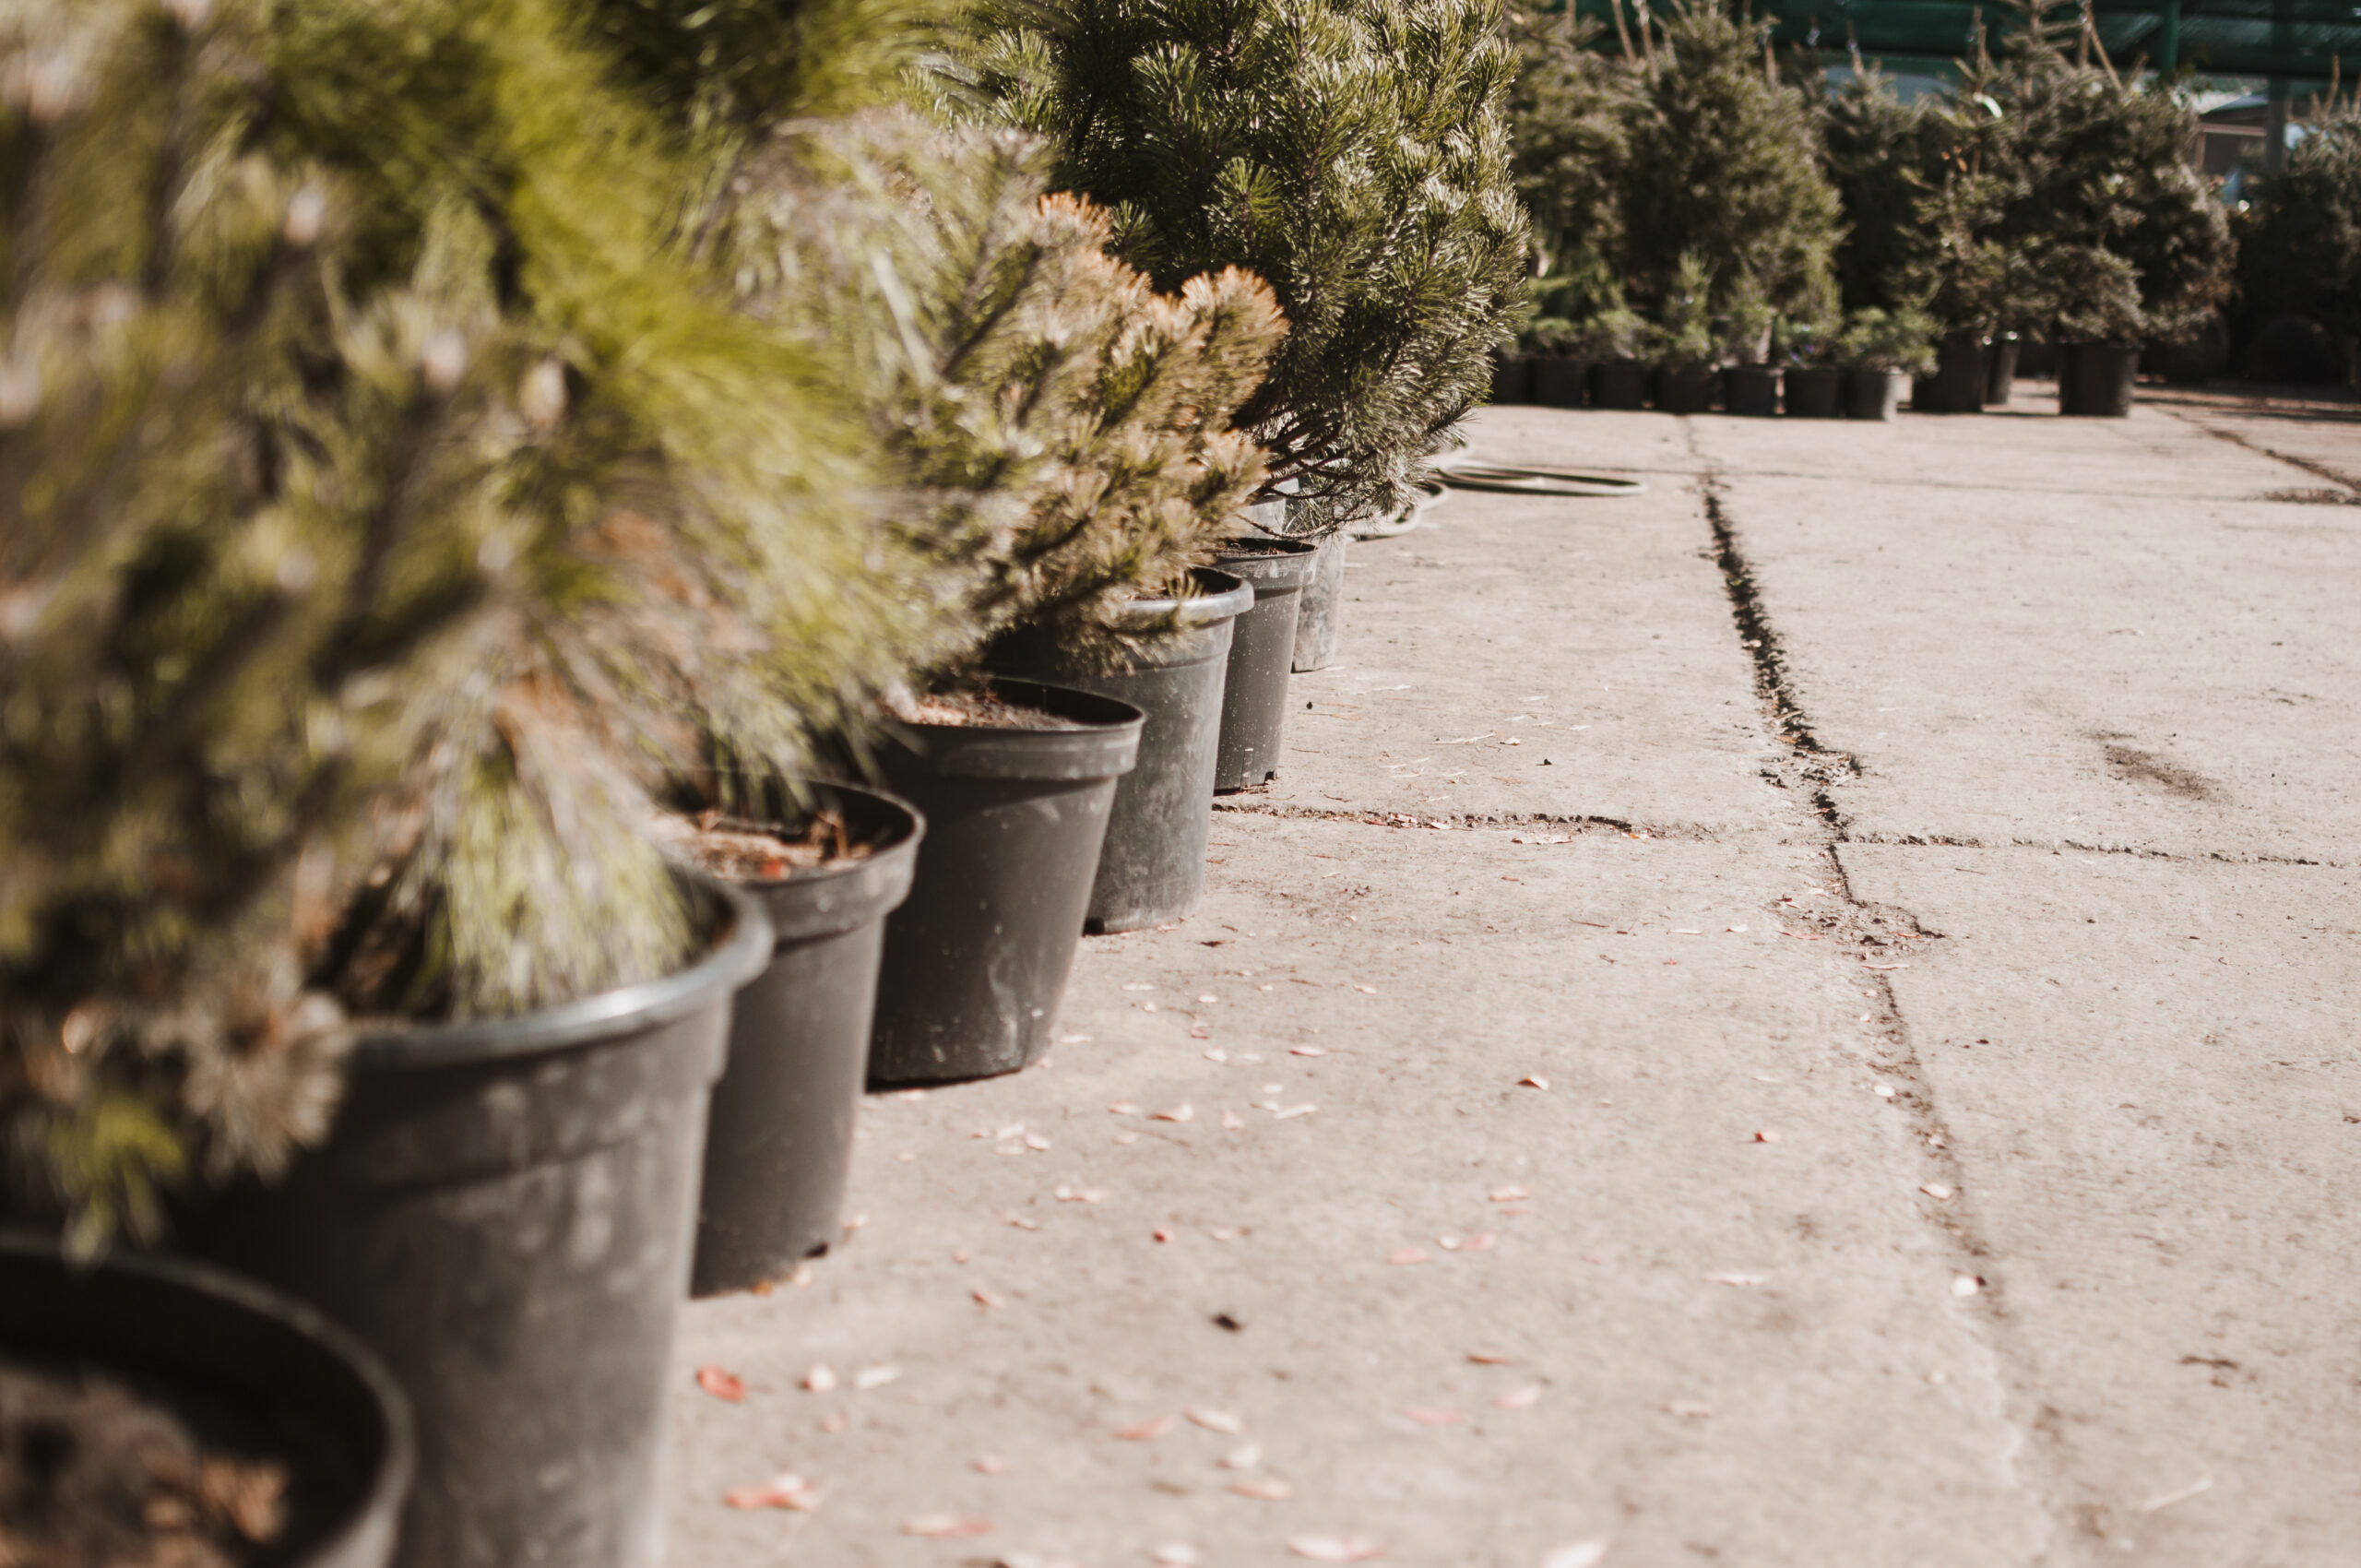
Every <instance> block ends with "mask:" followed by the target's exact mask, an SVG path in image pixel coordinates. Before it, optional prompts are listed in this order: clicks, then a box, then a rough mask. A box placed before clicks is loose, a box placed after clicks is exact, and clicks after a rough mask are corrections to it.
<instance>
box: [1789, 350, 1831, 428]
mask: <svg viewBox="0 0 2361 1568" xmlns="http://www.w3.org/2000/svg"><path fill="white" fill-rule="evenodd" d="M1784 379H1785V381H1786V397H1787V417H1788V418H1789V419H1802V420H1833V419H1843V418H1844V417H1845V372H1844V371H1843V370H1841V369H1839V368H1838V367H1836V366H1835V365H1833V364H1798V365H1789V366H1788V367H1787V370H1786V375H1785V377H1784Z"/></svg>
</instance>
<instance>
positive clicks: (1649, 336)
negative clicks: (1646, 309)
mask: <svg viewBox="0 0 2361 1568" xmlns="http://www.w3.org/2000/svg"><path fill="white" fill-rule="evenodd" d="M1579 330H1580V332H1581V335H1582V339H1581V340H1582V342H1583V344H1584V352H1585V353H1588V354H1591V355H1594V356H1596V360H1595V362H1594V364H1593V367H1592V370H1591V396H1592V401H1593V402H1594V403H1595V404H1596V406H1597V407H1599V408H1602V409H1638V408H1644V407H1646V405H1647V400H1648V369H1649V364H1650V362H1652V361H1653V360H1654V359H1655V353H1656V342H1657V333H1656V329H1655V326H1654V325H1653V324H1652V323H1650V322H1649V321H1647V320H1646V319H1645V318H1643V316H1642V315H1640V314H1639V313H1638V312H1637V311H1634V310H1629V309H1626V308H1625V307H1623V306H1621V305H1610V306H1608V308H1607V309H1605V310H1602V311H1600V312H1599V313H1598V314H1597V315H1593V316H1592V317H1590V318H1589V319H1588V320H1587V321H1584V323H1583V324H1582V326H1581V327H1580V329H1579Z"/></svg>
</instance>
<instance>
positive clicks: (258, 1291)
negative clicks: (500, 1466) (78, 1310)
mask: <svg viewBox="0 0 2361 1568" xmlns="http://www.w3.org/2000/svg"><path fill="white" fill-rule="evenodd" d="M0 1258H17V1259H23V1260H27V1261H30V1262H32V1263H35V1264H41V1263H49V1262H54V1263H55V1264H56V1265H57V1267H58V1269H59V1270H60V1271H61V1272H62V1273H65V1274H66V1275H68V1276H69V1277H71V1276H74V1275H75V1274H77V1272H78V1271H77V1268H76V1265H74V1264H72V1263H71V1262H69V1261H68V1260H67V1259H66V1258H65V1253H64V1249H63V1248H62V1247H61V1246H60V1245H59V1243H58V1241H57V1239H56V1238H55V1237H53V1236H48V1235H44V1234H42V1233H41V1232H40V1231H37V1230H32V1229H27V1228H25V1227H22V1226H12V1225H0ZM109 1274H114V1275H118V1276H122V1275H128V1276H134V1277H139V1278H142V1279H145V1280H147V1281H148V1282H149V1283H151V1284H157V1285H161V1286H164V1287H166V1288H167V1289H174V1290H180V1291H185V1292H187V1293H188V1294H190V1295H196V1296H206V1297H210V1298H211V1299H212V1300H214V1301H219V1302H222V1303H225V1304H227V1305H229V1306H231V1307H233V1308H235V1309H236V1310H237V1311H239V1312H242V1313H249V1314H251V1315H252V1316H254V1317H256V1318H259V1319H261V1320H263V1321H264V1322H266V1323H268V1324H272V1325H273V1326H275V1327H277V1328H279V1329H281V1330H283V1331H284V1332H286V1333H288V1334H290V1335H292V1336H295V1337H297V1338H299V1339H307V1340H310V1341H311V1342H312V1343H313V1344H314V1345H315V1346H317V1347H319V1348H321V1349H323V1350H325V1351H326V1352H327V1354H328V1355H329V1357H330V1358H331V1359H333V1360H336V1361H337V1362H338V1364H340V1365H341V1366H343V1367H344V1369H345V1370H346V1371H347V1372H350V1373H351V1374H352V1375H353V1377H354V1378H355V1379H356V1380H357V1381H358V1382H359V1383H360V1384H361V1385H362V1389H363V1390H364V1391H365V1392H366V1393H367V1395H368V1396H369V1401H370V1403H371V1404H372V1405H373V1406H374V1408H375V1409H376V1412H377V1417H378V1420H379V1421H380V1423H381V1433H382V1436H383V1439H384V1444H385V1451H384V1453H383V1454H382V1455H380V1457H379V1459H378V1462H377V1465H376V1467H375V1469H374V1474H372V1475H371V1476H370V1477H369V1478H368V1481H367V1484H366V1485H365V1486H363V1487H362V1488H361V1489H360V1491H359V1492H358V1493H357V1494H356V1495H355V1496H354V1497H353V1499H352V1501H351V1503H350V1505H349V1506H348V1507H347V1508H346V1509H345V1511H344V1516H343V1517H342V1518H341V1519H340V1520H338V1523H337V1525H336V1526H335V1527H334V1529H333V1530H332V1531H331V1532H330V1533H329V1534H328V1535H327V1536H326V1538H323V1539H322V1540H320V1541H319V1542H318V1543H317V1544H316V1545H314V1547H313V1548H312V1550H310V1552H309V1553H307V1554H306V1558H305V1561H314V1560H317V1561H323V1562H332V1561H336V1560H337V1559H338V1557H339V1556H341V1555H343V1554H345V1553H347V1552H349V1551H350V1550H351V1543H352V1542H353V1541H354V1540H355V1539H357V1538H359V1537H360V1536H362V1533H363V1532H365V1531H367V1530H368V1529H370V1528H371V1527H372V1521H374V1520H378V1519H383V1520H386V1521H388V1522H391V1521H394V1520H397V1519H398V1518H399V1516H400V1514H401V1510H402V1504H403V1503H404V1502H405V1501H406V1500H407V1498H408V1497H409V1489H410V1483H411V1480H412V1479H413V1478H414V1477H415V1475H416V1473H417V1469H418V1426H417V1421H416V1419H415V1418H414V1417H413V1416H412V1415H411V1413H410V1408H409V1396H407V1395H406V1394H404V1393H403V1392H402V1386H401V1384H400V1383H399V1382H398V1381H397V1380H396V1378H395V1377H394V1374H393V1372H392V1371H391V1370H390V1369H388V1368H387V1367H386V1363H385V1362H384V1361H382V1360H378V1358H377V1353H376V1352H375V1351H374V1350H372V1349H370V1348H369V1347H368V1346H366V1345H364V1344H362V1342H361V1340H360V1339H359V1338H358V1337H357V1336H354V1335H353V1334H351V1333H350V1331H348V1330H347V1329H345V1328H343V1327H342V1326H340V1325H339V1324H337V1323H336V1322H335V1321H334V1320H333V1319H331V1318H329V1317H328V1316H327V1314H326V1313H322V1312H320V1311H319V1310H318V1309H317V1308H315V1307H313V1306H311V1305H310V1304H308V1303H307V1302H304V1301H298V1300H296V1299H295V1298H294V1297H292V1296H288V1295H283V1294H281V1293H280V1292H279V1291H277V1290H274V1289H271V1288H270V1287H268V1286H267V1285H264V1284H262V1283H261V1282H259V1281H257V1280H254V1279H249V1278H247V1277H245V1276H244V1275H242V1274H237V1273H234V1272H232V1271H231V1270H229V1269H226V1268H221V1267H219V1266H217V1265H213V1264H209V1263H204V1262H201V1261H199V1260H197V1259H196V1258H189V1257H183V1256H180V1255H178V1254H167V1253H150V1252H125V1251H115V1252H111V1253H108V1254H107V1255H106V1257H105V1258H103V1259H102V1260H101V1261H100V1263H98V1264H97V1265H95V1266H94V1267H92V1268H91V1269H89V1271H88V1273H87V1274H83V1275H82V1277H83V1278H85V1279H87V1280H89V1281H90V1282H91V1283H92V1284H96V1283H97V1282H98V1281H100V1280H101V1279H102V1278H103V1277H105V1276H107V1275H109ZM99 1364H101V1365H105V1364H106V1363H104V1362H103V1361H101V1362H100V1363H99ZM299 1568H300V1565H299Z"/></svg>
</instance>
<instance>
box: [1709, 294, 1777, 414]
mask: <svg viewBox="0 0 2361 1568" xmlns="http://www.w3.org/2000/svg"><path fill="white" fill-rule="evenodd" d="M1774 325H1775V318H1774V315H1773V312H1772V310H1771V307H1770V305H1768V304H1767V303H1764V302H1763V301H1762V298H1761V296H1759V295H1757V294H1755V293H1753V292H1752V291H1746V292H1742V293H1740V294H1739V295H1738V297H1737V298H1736V299H1735V300H1733V301H1731V303H1730V308H1729V313H1728V315H1726V316H1724V317H1723V319H1722V343H1723V350H1724V352H1725V353H1726V355H1727V356H1728V359H1729V368H1728V369H1727V370H1726V371H1724V372H1723V373H1722V386H1723V406H1724V407H1726V408H1727V409H1728V410H1729V411H1730V412H1731V413H1734V414H1746V415H1750V416H1753V417H1755V418H1768V417H1769V416H1771V415H1773V414H1776V413H1777V412H1778V411H1779V371H1778V368H1777V367H1776V366H1775V365H1774V364H1772V363H1771V362H1770V359H1771V340H1772V330H1773V327H1774Z"/></svg>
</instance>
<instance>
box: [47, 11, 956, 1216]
mask: <svg viewBox="0 0 2361 1568" xmlns="http://www.w3.org/2000/svg"><path fill="white" fill-rule="evenodd" d="M0 52H5V53H6V60H5V61H4V62H0V80H5V81H6V82H8V83H10V84H15V85H14V86H12V88H11V91H10V96H9V97H8V99H7V101H6V105H5V113H0V162H5V165H6V169H5V176H6V177H5V179H0V199H5V200H6V202H7V203H8V204H9V211H8V214H7V223H6V234H7V236H8V238H7V244H9V246H10V256H9V263H10V265H9V271H8V276H9V278H10V279H11V282H10V284H9V285H8V287H7V290H6V294H5V296H0V297H5V301H6V309H7V312H8V317H9V320H8V327H9V331H8V335H7V338H6V341H7V342H8V344H10V345H11V349H10V355H9V357H8V359H7V360H6V362H0V462H5V463H6V465H7V467H8V469H10V474H9V483H8V484H7V485H6V489H5V496H6V500H5V503H0V504H5V505H6V507H7V508H8V511H7V513H6V516H5V517H0V835H5V841H0V1031H5V1032H0V1138H5V1142H6V1152H7V1156H8V1160H9V1174H10V1175H11V1176H13V1177H14V1178H15V1179H16V1182H15V1184H16V1185H17V1187H18V1192H19V1194H20V1195H21V1196H22V1197H23V1198H25V1199H29V1200H30V1201H31V1202H32V1203H33V1204H35V1205H36V1206H45V1207H49V1208H54V1209H59V1210H63V1211H65V1213H67V1214H68V1215H70V1216H71V1217H72V1219H73V1222H74V1224H75V1226H76V1227H77V1237H78V1238H79V1239H80V1240H81V1241H84V1242H85V1243H92V1242H95V1241H98V1240H100V1239H101V1238H102V1237H103V1236H105V1235H106V1234H108V1233H110V1232H111V1231H113V1230H114V1229H121V1228H125V1227H128V1228H129V1229H132V1230H134V1231H135V1232H137V1233H142V1234H146V1233H151V1232H152V1230H153V1229H154V1227H155V1225H156V1223H157V1219H158V1209H159V1198H160V1192H161V1191H162V1190H163V1189H165V1188H167V1187H169V1186H171V1185H172V1184H173V1183H175V1182H188V1181H195V1180H197V1179H200V1178H203V1179H220V1178H224V1177H227V1176H229V1175H231V1174H233V1173H236V1172H238V1171H241V1170H259V1171H263V1172H266V1173H267V1172H268V1171H270V1170H274V1169H277V1168H278V1167H279V1166H281V1165H283V1163H284V1162H285V1160H286V1159H287V1158H289V1156H290V1154H291V1151H292V1149H293V1148H294V1147H296V1146H299V1145H301V1144H303V1142H306V1141H308V1140H310V1139H312V1138H315V1137H316V1136H318V1135H319V1134H320V1133H321V1132H322V1131H323V1130H324V1128H325V1126H326V1123H327V1119H328V1117H329V1115H330V1114H331V1112H332V1109H333V1106H334V1103H335V1099H336V1096H337V1093H338V1076H339V1075H338V1068H337V1063H338V1057H339V1054H340V1052H341V1051H342V1050H343V1048H344V1042H345V1040H346V1039H347V1037H348V1035H349V1032H350V1027H351V1026H350V1019H351V1018H353V1017H354V1016H359V1015H363V1014H372V1013H386V1014H397V1015H400V1016H409V1017H421V1016H423V1017H432V1016H481V1015H486V1014H499V1013H504V1012H513V1011H516V1010H519V1009H523V1008H527V1007H532V1006H539V1005H544V1004H551V1003H554V1002H559V1001H563V1000H566V999H568V998H570V997H573V996H576V995H580V994H583V993H585V992H591V991H596V990H599V989H603V988H606V987H610V986H612V985H615V984H618V983H623V982H625V981H628V980H636V979H641V978H646V977H647V976H651V975H654V974H657V973H660V972H662V971H663V970H664V969H666V968H671V967H674V966H676V965H677V964H678V963H679V962H680V961H681V959H682V956H684V955H685V954H686V953H687V952H688V951H689V950H690V949H691V948H692V947H693V945H694V944H695V943H696V942H697V941H698V940H700V932H699V930H698V923H699V921H700V918H701V916H700V913H699V911H697V910H696V909H693V908H692V907H690V905H689V904H688V902H687V901H686V900H685V899H684V897H682V895H681V894H680V892H679V891H678V890H677V888H676V886H675V884H674V882H673V879H672V877H671V875H670V873H669V872H668V870H667V868H666V864H665V862H664V861H663V860H662V859H661V858H660V856H659V855H658V852H657V851H656V850H655V849H653V848H652V847H651V846H650V845H649V844H648V843H647V840H646V839H645V838H644V837H642V836H641V835H640V833H639V832H638V831H637V829H638V826H639V824H640V822H641V821H642V820H643V816H644V814H645V812H646V810H647V797H648V795H649V793H650V791H651V790H654V789H656V788H658V786H660V785H661V784H662V782H663V781H664V780H665V779H667V778H670V776H671V775H673V774H675V773H677V772H678V771H680V770H682V768H686V767H692V766H696V765H697V764H698V763H700V762H702V761H705V760H708V759H710V758H712V757H714V756H715V755H716V754H722V755H727V756H738V757H753V758H759V759H762V760H764V761H766V762H770V763H774V764H777V765H780V766H788V765H791V764H792V763H793V762H794V761H795V760H796V759H798V758H800V757H801V755H802V754H804V753H805V752H806V751H807V750H808V748H809V747H810V746H811V744H812V742H813V739H814V738H815V736H817V735H819V734H821V733H824V732H826V731H831V730H833V729H835V728H836V727H838V726H839V725H840V724H842V723H843V722H844V721H845V719H846V717H847V716H848V715H859V714H865V713H866V712H868V711H870V709H871V708H872V707H873V700H874V694H876V693H878V692H881V691H884V690H886V689H889V688H891V687H893V686H894V685H896V683H899V682H900V681H902V680H903V679H905V678H906V677H907V674H908V671H909V670H911V669H912V668H914V667H921V666H924V665H925V664H927V663H929V662H930V661H932V660H935V659H940V658H941V657H943V655H944V654H945V653H946V651H947V650H952V649H955V648H958V647H964V646H967V642H968V641H969V640H970V639H971V638H972V636H973V633H972V628H971V627H969V625H968V624H967V621H966V619H965V616H966V611H965V605H964V602H963V601H962V600H960V599H958V598H957V597H956V596H955V595H948V594H945V593H943V592H942V591H940V587H941V576H942V566H941V564H940V562H939V561H938V560H937V559H935V558H934V557H933V556H931V554H929V553H928V552H925V551H923V550H921V549H919V548H917V547H916V545H915V544H914V543H912V542H910V541H908V540H903V539H901V538H900V537H898V536H896V535H895V534H893V533H892V532H890V531H888V530H882V529H879V528H878V527H877V526H876V522H875V517H874V502H875V499H876V497H877V495H878V494H879V493H882V492H884V491H885V490H886V489H887V488H888V487H887V485H886V484H885V483H884V481H882V480H881V479H880V478H878V477H877V476H878V474H879V472H880V469H881V468H882V458H881V457H880V455H879V454H878V452H877V450H876V442H875V438H874V435H873V434H872V430H871V429H870V427H869V424H868V422H866V421H865V420H863V419H861V418H860V417H859V414H858V410H843V405H842V403H841V400H840V399H839V398H836V396H835V393H834V389H833V387H832V386H831V377H832V375H833V374H834V366H833V365H831V364H830V363H828V362H826V361H825V359H823V358H822V357H820V356H818V355H816V354H815V353H814V352H813V350H812V349H811V347H810V346H809V345H807V344H804V343H801V342H799V341H798V340H796V339H794V338H793V337H791V336H790V335H789V334H786V333H782V332H779V331H777V330H774V329H771V328H769V327H766V326H765V325H764V324H763V323H761V322H759V321H757V320H756V319H754V318H753V317H751V316H749V315H747V314H746V313H744V312H743V311H742V309H740V308H739V305H738V303H737V301H736V299H735V297H734V294H733V291H732V289H731V288H730V279H728V277H727V276H725V275H724V274H722V273H721V272H719V271H718V269H717V268H716V267H715V265H714V263H713V262H712V260H711V259H710V258H709V257H706V256H704V255H699V254H698V253H696V252H695V251H694V248H693V243H694V235H693V233H692V232H691V230H690V225H689V224H688V222H687V219H688V217H689V215H690V213H691V212H692V210H693V204H694V201H695V200H697V199H698V197H699V194H700V193H701V192H702V191H703V190H705V189H706V185H707V183H708V182H709V179H710V166H709V164H707V163H706V162H705V161H702V157H703V148H701V147H700V146H699V145H698V141H697V137H696V136H695V135H694V130H695V127H694V125H689V124H688V123H687V122H686V120H685V119H683V120H676V121H668V120H666V119H663V118H661V117H658V116H657V115H654V114H652V113H649V112H648V111H647V109H646V108H644V107H643V106H642V105H641V104H640V103H639V101H637V100H636V99H635V98H634V97H633V96H632V94H631V92H630V91H629V90H627V89H626V88H625V87H623V85H621V77H620V76H619V72H618V70H617V68H616V67H617V63H616V62H615V60H614V59H613V58H612V57H611V55H610V54H609V53H606V52H605V48H604V46H603V45H602V44H601V43H600V42H599V37H598V35H596V34H595V33H594V32H592V31H591V30H587V28H586V27H585V26H584V25H583V22H582V18H579V17H577V16H576V15H575V14H574V13H572V12H570V11H567V10H565V9H563V8H561V6H559V5H558V4H557V0H302V3H300V4H298V3H296V0H211V3H210V4H208V3H207V0H174V3H173V4H172V5H171V6H163V5H159V4H155V3H153V0H31V3H28V4H26V5H23V6H18V7H17V8H15V10H14V11H13V13H12V15H11V17H10V18H8V27H7V30H6V34H5V35H0Z"/></svg>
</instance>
